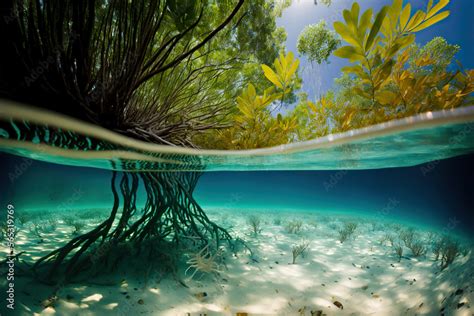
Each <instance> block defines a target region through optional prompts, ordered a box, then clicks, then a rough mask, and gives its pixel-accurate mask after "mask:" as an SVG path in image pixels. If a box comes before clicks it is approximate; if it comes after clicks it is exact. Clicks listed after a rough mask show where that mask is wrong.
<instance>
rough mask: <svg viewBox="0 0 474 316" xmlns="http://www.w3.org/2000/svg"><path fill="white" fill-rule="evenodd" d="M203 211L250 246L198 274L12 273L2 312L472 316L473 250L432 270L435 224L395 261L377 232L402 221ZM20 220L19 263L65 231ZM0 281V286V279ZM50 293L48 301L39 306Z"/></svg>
mask: <svg viewBox="0 0 474 316" xmlns="http://www.w3.org/2000/svg"><path fill="white" fill-rule="evenodd" d="M251 215H255V216H257V218H258V219H259V220H260V221H261V223H260V226H259V228H260V229H261V231H260V232H259V233H257V234H254V232H253V230H252V227H251V225H249V223H248V221H249V216H251ZM209 216H210V218H211V219H213V220H214V221H215V222H216V223H218V224H219V225H222V226H223V227H225V228H228V229H230V231H231V232H232V233H233V234H234V236H237V237H239V238H241V239H243V240H244V241H245V242H246V244H247V246H248V247H249V248H250V249H251V250H252V252H249V251H247V250H245V248H243V249H242V250H241V251H239V252H238V253H236V254H232V253H230V252H229V251H227V252H224V253H223V261H222V263H221V264H220V265H219V267H218V269H217V270H218V271H219V272H215V273H210V274H206V273H200V272H199V271H198V272H197V273H196V274H194V276H193V278H192V279H191V278H190V276H191V275H192V273H191V272H193V270H192V269H190V270H188V272H187V274H185V270H186V268H187V266H186V261H183V263H182V264H181V265H180V266H179V267H177V270H176V271H177V272H176V273H175V274H174V275H171V274H168V275H163V274H161V275H157V274H153V273H147V274H146V275H147V277H145V278H144V277H139V276H137V275H138V274H139V272H140V271H142V272H143V271H144V270H146V267H147V262H141V263H139V264H134V265H130V266H129V267H128V269H125V270H123V271H119V272H117V273H108V274H106V275H104V276H101V277H98V278H96V279H93V280H88V281H87V282H83V283H72V284H67V285H62V286H60V287H58V286H56V287H52V286H47V285H44V284H41V283H39V282H37V281H35V280H34V279H32V278H30V277H26V276H21V275H17V276H16V279H15V305H16V306H15V310H14V311H9V310H7V312H6V315H9V314H11V315H80V316H88V315H127V316H128V315H164V316H166V315H191V316H192V315H324V314H326V315H466V316H467V315H469V316H470V315H473V313H474V309H473V308H472V306H471V305H472V303H473V302H474V260H473V258H472V255H473V251H472V249H470V248H465V251H464V252H463V254H460V255H459V256H458V257H457V258H456V259H455V261H454V262H453V263H452V264H451V265H450V266H449V267H448V268H446V269H444V270H443V271H441V269H440V263H439V261H436V260H435V257H434V255H433V253H432V251H431V242H432V239H433V238H434V237H436V234H437V232H436V231H429V230H420V229H416V233H417V234H418V236H419V237H420V238H421V240H422V241H423V243H424V244H425V246H426V248H427V252H426V254H424V255H422V256H420V257H414V256H413V254H412V253H411V252H410V250H409V249H407V248H406V247H404V254H403V257H402V258H401V259H400V261H399V258H398V257H397V255H396V254H395V252H394V248H393V246H392V242H391V241H390V240H389V238H388V239H387V238H386V236H392V237H395V238H397V236H398V235H399V233H400V231H401V230H403V229H405V226H406V224H400V223H390V222H380V221H375V220H373V219H372V220H371V219H368V218H362V217H354V215H352V217H351V216H348V215H332V214H328V213H326V214H323V213H309V212H307V213H301V212H299V213H297V212H262V211H260V212H250V211H240V210H229V209H212V210H210V211H209ZM84 221H85V222H86V227H85V228H84V231H86V230H87V229H88V228H89V227H88V226H90V228H92V227H93V225H94V224H93V222H92V220H90V221H88V220H84ZM298 222H301V223H302V225H301V227H300V228H297V229H296V232H295V231H293V232H292V231H291V229H290V228H289V227H290V226H289V225H290V223H293V224H295V223H298ZM345 222H353V223H356V224H357V228H356V230H355V232H354V234H353V235H352V236H350V238H349V239H348V240H346V241H344V242H342V243H341V242H340V240H339V238H340V237H339V230H340V229H341V228H342V227H343V225H344V223H345ZM29 225H33V224H32V223H25V224H23V226H21V227H20V229H19V232H18V234H17V238H16V252H17V253H18V252H21V251H24V254H23V255H22V256H21V257H20V258H22V259H23V260H25V261H28V260H31V261H32V260H35V259H37V258H39V257H40V256H42V255H44V254H47V253H48V251H50V250H52V249H54V248H55V247H57V245H58V244H63V243H64V242H66V241H67V240H68V238H70V237H71V232H72V228H71V227H70V226H68V225H67V224H66V223H65V222H64V221H63V220H61V217H60V216H58V217H57V223H56V225H57V226H56V227H55V229H54V230H51V231H49V232H44V233H43V234H42V235H41V236H42V239H43V241H41V240H40V239H39V237H38V235H37V234H35V232H34V229H31V227H30V228H28V226H29ZM296 226H298V225H296ZM302 243H303V244H304V243H307V249H306V250H305V252H304V253H303V254H302V255H300V256H299V257H297V258H296V263H295V264H293V263H292V261H293V257H292V249H293V247H294V246H297V245H301V244H302ZM469 245H471V244H469ZM2 247H3V246H2ZM466 247H467V246H466ZM469 247H472V246H469ZM466 249H467V250H466ZM2 251H3V252H5V253H6V252H7V249H6V248H5V247H3V248H2ZM137 272H138V274H137ZM142 275H143V274H142ZM1 282H2V288H3V286H4V285H5V282H6V280H5V277H3V278H2V280H1ZM53 294H54V295H55V296H56V297H55V300H54V304H48V303H45V301H46V302H48V298H50V297H51V296H52V295H53ZM2 304H4V302H2ZM48 305H49V306H48ZM45 306H48V307H46V308H45ZM2 308H4V306H2ZM238 313H241V314H238Z"/></svg>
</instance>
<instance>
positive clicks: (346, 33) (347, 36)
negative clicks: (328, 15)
mask: <svg viewBox="0 0 474 316" xmlns="http://www.w3.org/2000/svg"><path fill="white" fill-rule="evenodd" d="M334 30H336V32H337V33H338V34H339V35H341V37H342V39H343V40H345V41H346V42H348V43H349V44H352V45H354V46H358V47H360V48H362V47H361V43H360V42H359V41H358V40H357V39H356V38H355V37H354V35H353V34H352V32H351V31H350V30H349V29H348V28H347V27H346V26H345V25H344V23H342V22H334Z"/></svg>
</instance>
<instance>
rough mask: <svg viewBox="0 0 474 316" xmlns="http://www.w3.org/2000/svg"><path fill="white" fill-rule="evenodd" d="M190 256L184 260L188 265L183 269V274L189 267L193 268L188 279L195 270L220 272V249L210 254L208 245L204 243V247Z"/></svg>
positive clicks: (208, 272)
mask: <svg viewBox="0 0 474 316" xmlns="http://www.w3.org/2000/svg"><path fill="white" fill-rule="evenodd" d="M190 256H191V258H190V259H189V260H188V261H187V262H186V263H187V264H188V265H189V267H188V268H187V269H186V271H184V274H185V275H186V274H187V272H188V271H189V270H190V269H194V272H193V273H192V274H191V276H190V277H189V278H190V279H192V278H193V277H194V275H195V274H196V273H197V272H201V273H207V274H210V273H215V274H219V273H221V272H222V265H221V264H220V263H219V261H220V260H221V256H222V249H218V250H217V251H216V252H215V253H214V254H212V253H211V252H210V251H209V245H206V246H205V247H204V248H202V249H201V250H199V251H198V252H196V253H193V254H191V255H190Z"/></svg>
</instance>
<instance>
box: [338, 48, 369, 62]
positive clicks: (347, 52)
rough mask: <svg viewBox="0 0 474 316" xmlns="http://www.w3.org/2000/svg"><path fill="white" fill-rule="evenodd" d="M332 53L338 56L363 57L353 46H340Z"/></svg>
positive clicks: (356, 58)
mask: <svg viewBox="0 0 474 316" xmlns="http://www.w3.org/2000/svg"><path fill="white" fill-rule="evenodd" d="M334 55H335V56H337V57H340V58H348V59H355V60H358V59H361V58H363V57H364V56H362V55H361V54H360V53H359V52H358V51H357V50H356V49H355V47H353V46H342V47H340V48H338V49H337V50H336V51H335V52H334Z"/></svg>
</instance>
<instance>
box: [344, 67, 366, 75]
mask: <svg viewBox="0 0 474 316" xmlns="http://www.w3.org/2000/svg"><path fill="white" fill-rule="evenodd" d="M341 70H342V71H343V72H345V73H353V74H356V75H358V76H359V77H361V78H363V77H365V76H366V74H365V73H364V70H363V69H362V67H361V66H359V65H354V66H346V67H342V69H341Z"/></svg>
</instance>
